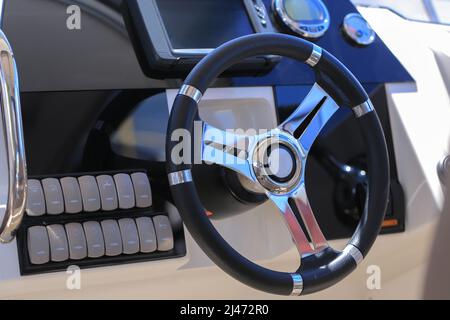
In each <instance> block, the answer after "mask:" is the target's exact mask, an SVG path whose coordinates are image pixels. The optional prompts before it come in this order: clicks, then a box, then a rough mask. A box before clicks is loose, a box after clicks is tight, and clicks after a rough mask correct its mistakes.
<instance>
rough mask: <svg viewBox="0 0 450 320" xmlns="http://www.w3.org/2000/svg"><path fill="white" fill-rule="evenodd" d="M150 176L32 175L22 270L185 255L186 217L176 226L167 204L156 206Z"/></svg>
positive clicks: (20, 241)
mask: <svg viewBox="0 0 450 320" xmlns="http://www.w3.org/2000/svg"><path fill="white" fill-rule="evenodd" d="M150 181H151V180H150V179H149V178H148V175H147V174H146V173H145V172H143V171H134V172H100V173H87V174H86V173H81V174H70V175H59V176H52V177H30V179H29V181H28V184H29V193H28V197H27V215H26V216H25V217H24V219H23V222H22V225H21V227H20V229H19V231H18V236H17V239H18V253H19V262H20V270H21V273H22V274H23V275H27V274H38V273H42V272H49V271H55V270H66V269H67V267H69V266H71V265H77V266H79V267H80V268H88V267H95V266H102V265H116V264H122V263H128V262H137V261H151V260H160V259H167V258H174V257H180V256H184V255H185V253H186V248H185V243H184V235H183V226H182V224H181V219H178V220H177V221H180V222H177V225H176V227H174V226H173V225H172V224H171V220H170V219H169V218H168V216H167V213H165V206H164V207H159V208H158V209H156V208H155V206H154V203H153V195H152V188H151V184H150ZM155 203H156V204H157V205H158V206H161V205H164V203H165V202H164V201H156V202H155ZM161 209H162V210H161Z"/></svg>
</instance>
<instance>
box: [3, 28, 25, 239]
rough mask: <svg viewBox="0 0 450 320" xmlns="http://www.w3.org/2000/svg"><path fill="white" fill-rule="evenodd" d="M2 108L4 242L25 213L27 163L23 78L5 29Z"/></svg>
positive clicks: (12, 237) (12, 234)
mask: <svg viewBox="0 0 450 320" xmlns="http://www.w3.org/2000/svg"><path fill="white" fill-rule="evenodd" d="M0 82H1V101H0V108H1V113H2V114H3V117H2V121H3V133H4V137H5V146H6V154H7V160H8V197H7V202H6V210H5V214H4V217H3V221H2V224H1V226H0V242H2V243H8V242H11V241H12V240H13V239H14V235H15V232H16V231H17V229H18V228H19V226H20V223H21V222H22V218H23V216H24V214H25V205H26V198H27V165H26V157H25V144H24V137H23V128H22V113H21V108H20V90H19V78H18V72H17V66H16V62H15V60H14V55H13V52H12V49H11V45H10V44H9V42H8V39H7V38H6V36H5V34H4V33H3V31H1V30H0Z"/></svg>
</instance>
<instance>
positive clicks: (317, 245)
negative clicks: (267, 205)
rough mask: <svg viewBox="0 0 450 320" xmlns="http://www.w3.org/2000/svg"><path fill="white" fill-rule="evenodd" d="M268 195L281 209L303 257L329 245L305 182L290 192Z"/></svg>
mask: <svg viewBox="0 0 450 320" xmlns="http://www.w3.org/2000/svg"><path fill="white" fill-rule="evenodd" d="M268 197H269V199H271V200H272V201H273V202H274V203H275V205H276V206H277V207H278V209H279V210H280V212H281V214H282V216H283V218H284V220H285V223H286V225H287V227H288V229H289V231H290V233H291V236H292V239H293V241H294V243H295V245H296V247H297V250H298V251H299V253H300V256H301V257H303V256H305V255H308V254H311V253H315V252H319V251H321V250H323V249H325V248H327V247H328V242H327V240H326V239H325V236H324V235H323V233H322V230H321V229H320V226H319V224H318V223H317V220H316V217H315V216H314V213H313V210H312V208H311V205H310V203H309V200H308V196H307V194H306V188H305V184H304V183H303V182H302V183H301V184H300V186H299V187H298V188H297V189H296V190H295V191H293V192H292V193H290V194H287V195H275V194H268ZM300 221H301V222H303V225H304V227H305V229H306V232H307V233H308V236H309V239H310V240H308V238H307V236H306V234H305V232H304V231H303V228H302V226H301V222H300ZM310 241H311V243H310Z"/></svg>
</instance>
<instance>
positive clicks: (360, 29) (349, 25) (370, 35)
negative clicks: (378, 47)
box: [344, 13, 375, 45]
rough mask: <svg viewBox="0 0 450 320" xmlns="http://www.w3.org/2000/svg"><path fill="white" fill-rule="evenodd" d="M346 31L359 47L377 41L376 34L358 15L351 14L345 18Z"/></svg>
mask: <svg viewBox="0 0 450 320" xmlns="http://www.w3.org/2000/svg"><path fill="white" fill-rule="evenodd" d="M344 31H345V33H346V34H347V36H348V37H349V38H350V39H352V40H353V41H354V42H355V43H357V44H359V45H369V44H371V43H372V42H373V41H374V40H375V32H374V31H373V29H372V28H371V27H370V25H369V23H368V22H367V21H366V20H365V19H364V18H363V17H362V16H361V15H360V14H358V13H350V14H348V15H347V16H346V17H345V18H344Z"/></svg>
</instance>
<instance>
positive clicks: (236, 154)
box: [201, 122, 256, 182]
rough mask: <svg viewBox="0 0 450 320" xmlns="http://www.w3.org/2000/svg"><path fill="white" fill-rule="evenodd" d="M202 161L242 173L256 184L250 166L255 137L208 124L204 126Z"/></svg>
mask: <svg viewBox="0 0 450 320" xmlns="http://www.w3.org/2000/svg"><path fill="white" fill-rule="evenodd" d="M202 134H203V136H202V150H201V154H202V160H203V161H205V162H206V163H208V164H211V163H214V164H217V165H219V166H222V167H225V168H228V169H231V170H233V171H236V172H237V173H240V174H242V175H244V176H245V177H247V178H248V179H250V180H251V181H253V182H255V181H256V180H255V178H254V175H253V174H252V168H251V164H250V150H251V149H252V148H253V145H254V143H255V140H256V139H255V137H254V136H251V135H246V134H244V133H242V134H240V133H238V132H237V131H236V130H221V129H218V128H215V127H213V126H211V125H209V124H208V123H206V122H204V124H203V133H202Z"/></svg>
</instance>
